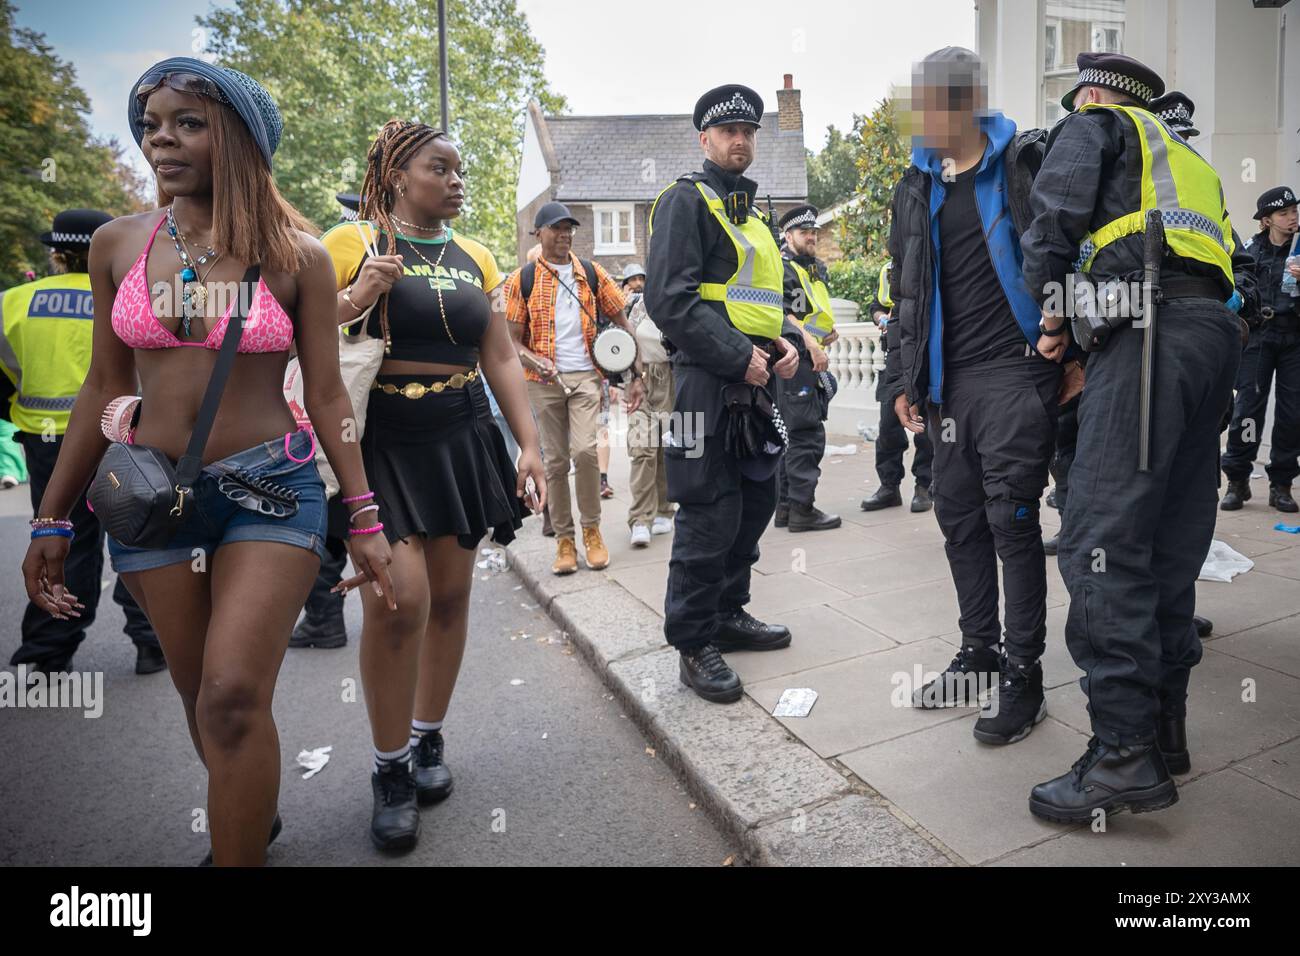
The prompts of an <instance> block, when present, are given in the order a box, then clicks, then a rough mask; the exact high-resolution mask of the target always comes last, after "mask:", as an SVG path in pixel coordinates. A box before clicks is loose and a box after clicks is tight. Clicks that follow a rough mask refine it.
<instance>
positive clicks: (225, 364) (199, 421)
mask: <svg viewBox="0 0 1300 956" xmlns="http://www.w3.org/2000/svg"><path fill="white" fill-rule="evenodd" d="M261 275H262V268H261V266H258V265H251V266H249V267H248V271H247V272H245V273H244V278H243V279H241V280H240V283H239V294H238V296H236V303H235V308H234V309H232V310H231V313H230V319H229V320H228V321H227V323H226V334H225V336H224V337H223V338H222V339H221V351H220V352H219V353H218V354H217V364H216V366H215V367H214V368H213V369H212V377H211V378H210V379H208V388H207V391H205V392H204V393H203V404H202V405H200V406H199V414H198V417H197V418H196V419H194V432H193V433H192V434H191V435H190V443H189V447H187V448H186V449H185V454H184V455H183V456H181V460H180V461H178V462H177V463H176V484H177V485H179V486H180V487H182V488H190V487H192V486H193V485H194V482H195V481H197V480H198V477H199V472H200V471H202V470H203V449H204V447H205V446H206V445H207V443H208V434H209V433H210V432H211V431H212V423H213V422H214V421H216V418H217V408H218V406H220V405H221V393H222V392H224V391H225V390H226V379H228V378H229V377H230V368H231V366H232V365H234V364H235V353H236V352H237V351H239V340H240V339H241V338H242V337H243V335H244V320H245V319H246V318H247V317H248V309H249V308H251V307H252V302H253V299H254V298H256V296H257V283H258V280H259V279H260V278H261ZM250 287H251V288H252V291H251V292H249V291H248V290H249V289H250Z"/></svg>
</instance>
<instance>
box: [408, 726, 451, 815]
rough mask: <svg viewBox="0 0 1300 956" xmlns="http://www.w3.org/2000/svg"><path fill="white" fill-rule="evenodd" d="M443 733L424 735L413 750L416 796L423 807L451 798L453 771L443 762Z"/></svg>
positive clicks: (434, 731)
mask: <svg viewBox="0 0 1300 956" xmlns="http://www.w3.org/2000/svg"><path fill="white" fill-rule="evenodd" d="M443 746H444V745H443V742H442V733H441V732H440V731H437V730H432V731H430V732H429V733H427V734H422V735H421V737H420V740H419V742H418V743H417V744H416V745H415V746H414V747H412V748H411V772H412V773H414V774H415V796H416V800H417V801H418V802H419V803H420V805H421V806H424V805H426V804H430V803H437V802H439V801H440V800H446V799H447V798H448V797H449V796H451V790H452V780H451V771H450V770H448V769H447V765H446V764H445V763H443V762H442V751H443Z"/></svg>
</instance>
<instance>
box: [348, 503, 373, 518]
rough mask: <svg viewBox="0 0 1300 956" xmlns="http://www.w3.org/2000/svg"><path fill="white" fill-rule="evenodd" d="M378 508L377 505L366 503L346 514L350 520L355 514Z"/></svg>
mask: <svg viewBox="0 0 1300 956" xmlns="http://www.w3.org/2000/svg"><path fill="white" fill-rule="evenodd" d="M378 510H379V505H366V506H365V507H362V508H358V509H357V510H356V511H354V512H352V514H351V515H349V516H348V521H351V520H352V519H353V518H355V517H356V516H357V515H363V514H365V513H366V512H367V511H378Z"/></svg>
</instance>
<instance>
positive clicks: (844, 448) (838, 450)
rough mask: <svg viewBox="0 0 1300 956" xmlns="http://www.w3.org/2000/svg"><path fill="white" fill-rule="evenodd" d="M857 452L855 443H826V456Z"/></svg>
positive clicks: (854, 453)
mask: <svg viewBox="0 0 1300 956" xmlns="http://www.w3.org/2000/svg"><path fill="white" fill-rule="evenodd" d="M857 453H858V446H857V445H827V446H826V457H828V458H829V457H830V456H832V455H856V454H857Z"/></svg>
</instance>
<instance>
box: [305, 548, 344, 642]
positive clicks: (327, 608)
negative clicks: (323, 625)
mask: <svg viewBox="0 0 1300 956" xmlns="http://www.w3.org/2000/svg"><path fill="white" fill-rule="evenodd" d="M325 552H326V554H325V559H324V560H323V561H321V563H320V571H319V572H318V573H317V574H316V580H315V581H313V582H312V585H311V591H310V592H308V594H307V603H306V604H305V605H304V607H303V610H305V611H306V612H307V617H308V618H310V619H311V620H313V621H323V620H325V619H327V618H330V617H333V616H334V615H336V614H341V613H342V612H343V599H344V595H342V594H336V593H334V592H333V591H332V590H331V589H332V588H333V587H334V586H335V585H336V584H338V583H339V582H340V581H342V580H343V569H344V568H345V567H347V563H348V547H347V544H345V543H344V541H343V539H342V538H335V537H333V536H332V535H330V536H327V537H326V538H325Z"/></svg>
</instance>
